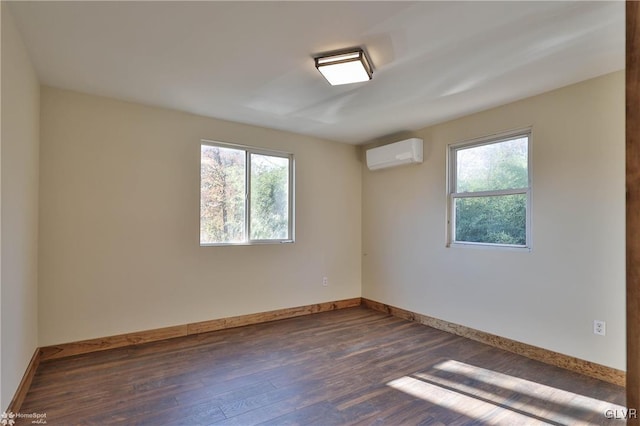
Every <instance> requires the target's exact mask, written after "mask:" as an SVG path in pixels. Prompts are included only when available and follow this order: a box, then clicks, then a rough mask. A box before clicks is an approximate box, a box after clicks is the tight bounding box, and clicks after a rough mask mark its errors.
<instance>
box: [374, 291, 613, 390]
mask: <svg viewBox="0 0 640 426" xmlns="http://www.w3.org/2000/svg"><path fill="white" fill-rule="evenodd" d="M362 304H363V305H364V306H366V307H368V308H370V309H374V310H376V311H379V312H385V313H387V314H389V315H393V316H396V317H398V318H402V319H406V320H408V321H415V322H418V323H420V324H424V325H427V326H429V327H433V328H436V329H438V330H442V331H446V332H447V333H451V334H455V335H456V336H462V337H466V338H467V339H471V340H475V341H477V342H482V343H485V344H488V345H491V346H493V347H496V348H500V349H504V350H506V351H509V352H513V353H515V354H518V355H522V356H525V357H527V358H531V359H535V360H536V361H541V362H544V363H547V364H551V365H555V366H557V367H561V368H565V369H567V370H570V371H575V372H577V373H580V374H584V375H586V376H589V377H594V378H596V379H599V380H604V381H607V382H609V383H613V384H615V385H618V386H624V385H625V372H624V371H621V370H617V369H615V368H611V367H607V366H604V365H600V364H596V363H594V362H590V361H586V360H583V359H579V358H575V357H572V356H569V355H564V354H561V353H558V352H554V351H550V350H548V349H543V348H539V347H536V346H533V345H529V344H526V343H522V342H518V341H515V340H511V339H507V338H506V337H500V336H496V335H494V334H490V333H486V332H484V331H480V330H476V329H473V328H470V327H466V326H463V325H459V324H454V323H451V322H448V321H444V320H441V319H437V318H433V317H430V316H427V315H422V314H418V313H415V312H411V311H407V310H405V309H401V308H397V307H395V306H390V305H386V304H384V303H380V302H376V301H374V300H369V299H366V298H363V299H362Z"/></svg>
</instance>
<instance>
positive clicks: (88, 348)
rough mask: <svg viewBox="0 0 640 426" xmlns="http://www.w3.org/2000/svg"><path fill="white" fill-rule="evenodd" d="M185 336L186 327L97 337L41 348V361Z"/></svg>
mask: <svg viewBox="0 0 640 426" xmlns="http://www.w3.org/2000/svg"><path fill="white" fill-rule="evenodd" d="M186 335H187V326H186V325H178V326H174V327H165V328H157V329H154V330H146V331H138V332H134V333H126V334H119V335H117V336H108V337H99V338H96V339H88V340H81V341H78V342H72V343H63V344H60V345H51V346H45V347H43V348H41V353H42V360H43V361H44V360H49V359H56V358H64V357H68V356H73V355H79V354H86V353H90V352H97V351H105V350H107V349H114V348H121V347H125V346H131V345H139V344H141V343H149V342H155V341H158V340H165V339H171V338H174V337H181V336H186Z"/></svg>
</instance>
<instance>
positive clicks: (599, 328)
mask: <svg viewBox="0 0 640 426" xmlns="http://www.w3.org/2000/svg"><path fill="white" fill-rule="evenodd" d="M593 334H599V335H600V336H604V335H605V334H607V323H606V322H604V321H600V320H594V321H593Z"/></svg>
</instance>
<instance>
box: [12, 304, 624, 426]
mask: <svg viewBox="0 0 640 426" xmlns="http://www.w3.org/2000/svg"><path fill="white" fill-rule="evenodd" d="M624 402H625V392H624V389H623V388H621V387H618V386H615V385H612V384H609V383H606V382H601V381H598V380H596V379H592V378H589V377H585V376H581V375H579V374H577V373H572V372H569V371H566V370H562V369H560V368H557V367H553V366H549V365H546V364H542V363H540V362H537V361H533V360H530V359H527V358H524V357H521V356H518V355H514V354H511V353H509V352H505V351H502V350H499V349H495V348H492V347H490V346H487V345H484V344H482V343H477V342H474V341H471V340H467V339H464V338H461V337H457V336H454V335H451V334H448V333H445V332H442V331H439V330H435V329H432V328H429V327H426V326H424V325H420V324H417V323H413V322H409V321H405V320H402V319H398V318H395V317H391V316H388V315H385V314H382V313H378V312H375V311H372V310H369V309H366V308H350V309H343V310H338V311H332V312H325V313H321V314H315V315H308V316H304V317H298V318H292V319H287V320H281V321H276V322H271V323H265V324H259V325H252V326H246V327H241V328H236V329H229V330H223V331H216V332H212V333H206V334H201V335H193V336H187V337H181V338H176V339H171V340H166V341H161V342H155V343H148V344H144V345H139V346H134V347H128V348H119V349H112V350H108V351H104V352H96V353H92V354H85V355H78V356H74V357H69V358H63V359H57V360H51V361H45V362H43V363H42V364H41V365H40V367H39V369H38V371H37V373H36V375H35V378H34V381H33V384H32V386H31V389H30V390H29V392H28V394H27V397H26V400H25V402H24V404H23V406H22V409H21V413H36V414H46V422H47V424H49V425H110V424H122V425H135V424H140V425H209V424H216V425H218V424H220V425H253V424H266V425H291V424H304V425H309V424H316V425H333V424H367V425H369V424H371V425H401V424H433V425H467V424H469V425H470V424H478V425H480V424H504V425H521V424H552V425H560V424H562V425H575V424H603V425H610V424H624V421H622V420H617V421H616V420H610V419H607V418H606V416H605V412H606V411H607V410H612V411H610V412H609V413H610V415H618V416H620V415H621V410H622V408H623V406H624ZM615 410H617V411H615ZM31 422H32V419H24V418H23V419H19V421H18V422H17V423H16V424H17V425H22V424H31Z"/></svg>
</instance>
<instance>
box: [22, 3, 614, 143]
mask: <svg viewBox="0 0 640 426" xmlns="http://www.w3.org/2000/svg"><path fill="white" fill-rule="evenodd" d="M10 8H11V12H12V14H13V15H14V18H15V20H16V22H17V25H18V28H19V30H20V31H21V33H22V36H23V38H24V41H25V43H26V45H27V49H28V50H29V52H30V55H31V58H32V60H33V63H34V66H35V68H36V71H37V73H38V76H39V78H40V80H41V82H42V83H43V84H46V85H50V86H55V87H61V88H66V89H72V90H77V91H81V92H86V93H92V94H97V95H104V96H109V97H114V98H120V99H124V100H129V101H134V102H139V103H143V104H149V105H157V106H162V107H167V108H174V109H178V110H182V111H187V112H191V113H196V114H201V115H205V116H210V117H216V118H222V119H227V120H232V121H237V122H242V123H249V124H255V125H260V126H265V127H271V128H276V129H283V130H289V131H293V132H298V133H303V134H309V135H314V136H318V137H321V138H326V139H332V140H337V141H341V142H347V143H363V142H366V141H369V140H371V139H374V138H378V137H382V136H384V135H388V134H392V133H397V132H403V131H411V130H416V129H419V128H421V127H424V126H427V125H430V124H434V123H437V122H442V121H445V120H448V119H451V118H455V117H460V116H463V115H466V114H469V113H472V112H476V111H480V110H483V109H487V108H490V107H493V106H497V105H501V104H505V103H508V102H510V101H514V100H517V99H521V98H524V97H527V96H531V95H534V94H538V93H542V92H545V91H548V90H551V89H555V88H558V87H561V86H564V85H567V84H571V83H574V82H578V81H582V80H585V79H588V78H592V77H595V76H598V75H602V74H606V73H609V72H612V71H616V70H620V69H623V68H624V37H625V35H624V28H625V23H624V2H621V1H615V2H481V1H475V2H401V1H395V2H367V1H353V2H15V3H11V5H10ZM353 46H363V47H364V48H365V49H366V50H367V51H368V53H369V55H370V57H371V60H372V62H373V66H374V75H373V80H372V81H369V82H365V83H358V84H354V85H347V86H337V87H331V86H329V85H328V84H327V83H326V82H325V81H324V79H323V77H322V76H321V75H320V73H319V72H318V71H317V70H316V69H315V67H314V63H313V60H312V57H313V56H314V55H315V54H318V53H321V52H326V51H330V50H335V49H340V48H345V47H353Z"/></svg>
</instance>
